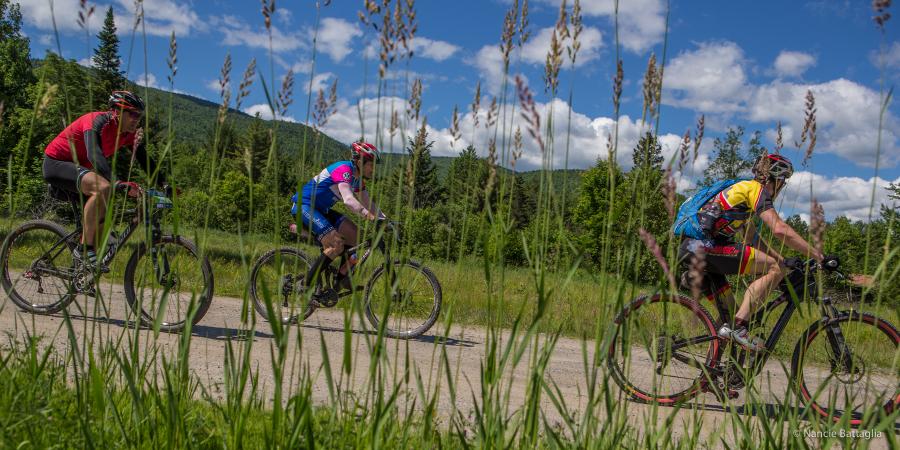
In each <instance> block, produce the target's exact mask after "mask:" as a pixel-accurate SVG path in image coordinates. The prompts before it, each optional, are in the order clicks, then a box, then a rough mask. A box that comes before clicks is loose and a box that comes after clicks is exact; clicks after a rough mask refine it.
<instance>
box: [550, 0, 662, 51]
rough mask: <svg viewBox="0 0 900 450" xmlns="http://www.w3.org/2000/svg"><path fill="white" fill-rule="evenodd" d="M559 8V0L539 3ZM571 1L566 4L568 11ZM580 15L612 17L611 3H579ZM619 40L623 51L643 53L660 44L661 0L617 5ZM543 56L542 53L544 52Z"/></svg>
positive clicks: (608, 0) (598, 0)
mask: <svg viewBox="0 0 900 450" xmlns="http://www.w3.org/2000/svg"><path fill="white" fill-rule="evenodd" d="M541 1H542V2H543V3H548V4H552V5H554V6H559V4H560V0H541ZM571 5H572V2H568V3H567V7H568V8H569V10H570V11H571V8H572V6H571ZM581 9H582V14H583V15H584V16H586V17H606V18H607V19H609V20H610V21H612V20H613V18H614V16H615V1H614V0H582V2H581ZM618 16H619V17H618V20H619V41H620V42H621V43H622V46H623V47H625V49H627V50H630V51H632V52H635V53H643V52H645V51H646V50H647V49H649V48H650V47H652V46H654V45H655V44H658V43H660V42H662V38H663V34H664V33H665V31H666V8H665V2H663V1H662V0H628V1H621V2H619V14H618ZM545 54H546V53H545Z"/></svg>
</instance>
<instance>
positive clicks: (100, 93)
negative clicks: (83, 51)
mask: <svg viewBox="0 0 900 450" xmlns="http://www.w3.org/2000/svg"><path fill="white" fill-rule="evenodd" d="M97 39H98V40H99V41H100V44H99V45H98V46H97V48H95V49H94V56H93V58H92V61H93V63H94V68H95V70H96V73H97V78H98V83H97V94H96V98H97V101H98V104H100V105H104V104H105V103H106V98H107V97H108V96H109V93H110V92H111V91H114V90H116V89H124V88H125V76H124V72H122V70H121V66H122V59H121V58H120V57H119V36H118V35H116V22H115V18H114V17H113V10H112V6H110V7H109V9H107V10H106V20H104V21H103V29H102V30H100V33H98V34H97Z"/></svg>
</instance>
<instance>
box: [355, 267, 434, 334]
mask: <svg viewBox="0 0 900 450" xmlns="http://www.w3.org/2000/svg"><path fill="white" fill-rule="evenodd" d="M441 295H442V293H441V284H440V283H439V282H438V280H437V277H435V276H434V274H433V273H432V272H431V270H429V269H428V268H427V267H424V266H422V265H421V264H419V263H418V262H415V261H394V262H393V263H392V264H385V265H383V266H381V267H379V268H378V269H375V272H374V273H372V278H370V279H369V282H368V284H366V291H365V304H366V317H367V318H368V319H369V322H370V323H371V324H372V326H373V327H375V329H378V328H379V327H380V326H382V324H383V325H384V334H385V336H389V337H392V338H398V339H411V338H416V337H419V336H421V335H422V334H423V333H425V332H426V331H428V330H429V329H430V328H431V326H432V325H434V323H435V322H436V321H437V319H438V316H439V315H440V312H441Z"/></svg>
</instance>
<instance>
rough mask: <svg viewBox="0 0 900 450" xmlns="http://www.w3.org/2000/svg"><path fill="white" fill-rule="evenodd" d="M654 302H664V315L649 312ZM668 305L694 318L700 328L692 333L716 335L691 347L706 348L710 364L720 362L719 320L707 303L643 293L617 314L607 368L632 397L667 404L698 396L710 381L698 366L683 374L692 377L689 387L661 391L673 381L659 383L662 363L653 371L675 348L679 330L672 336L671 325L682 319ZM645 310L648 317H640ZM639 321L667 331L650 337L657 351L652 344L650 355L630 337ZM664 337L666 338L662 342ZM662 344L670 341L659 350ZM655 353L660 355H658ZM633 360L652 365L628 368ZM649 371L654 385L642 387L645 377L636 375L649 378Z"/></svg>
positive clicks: (706, 358) (680, 296) (695, 324)
mask: <svg viewBox="0 0 900 450" xmlns="http://www.w3.org/2000/svg"><path fill="white" fill-rule="evenodd" d="M654 304H664V305H663V314H660V315H661V316H662V317H653V316H652V311H647V308H648V307H649V306H650V305H654ZM665 305H671V306H670V308H671V307H675V308H680V309H678V310H672V311H679V310H680V311H682V312H681V313H680V314H683V315H684V316H685V317H686V318H690V320H691V322H692V325H693V326H694V327H696V330H695V331H692V333H691V334H697V337H703V338H705V337H711V338H712V339H710V340H708V341H706V342H703V343H699V344H697V345H696V346H695V347H691V348H692V349H696V350H694V351H696V352H700V351H701V350H702V351H703V352H704V353H705V357H704V360H703V364H705V366H706V367H709V368H714V367H716V365H717V364H718V362H719V356H720V355H719V351H720V348H719V340H718V338H717V337H716V334H717V330H716V325H715V321H714V320H713V318H712V316H711V315H710V314H709V312H708V311H707V310H706V308H704V307H703V305H700V304H699V303H697V302H695V301H694V300H692V299H690V298H687V297H684V296H682V295H676V296H675V297H672V296H669V295H662V294H655V295H652V296H646V295H642V296H640V297H638V298H636V299H635V300H633V301H632V302H631V303H630V304H628V305H626V306H625V307H624V308H622V310H621V311H620V312H619V313H618V315H617V316H616V318H615V320H614V323H615V324H616V331H615V334H614V335H613V337H612V340H611V341H610V344H609V348H608V350H607V367H608V369H609V371H610V373H611V374H612V376H613V380H614V381H615V382H616V384H617V385H618V386H619V387H620V388H621V389H622V390H623V391H624V392H626V393H627V394H628V395H629V396H630V397H631V398H632V399H634V400H636V401H639V402H644V403H657V404H664V405H671V404H675V403H679V402H683V401H685V400H688V399H690V398H693V397H695V396H696V395H698V394H699V393H700V392H702V390H703V387H704V382H705V381H707V378H708V377H704V376H703V375H704V371H701V370H700V369H696V370H697V371H698V374H696V375H691V376H686V377H683V378H685V379H688V380H691V382H690V384H688V385H687V386H686V387H684V388H680V387H679V388H675V390H674V392H668V391H665V392H663V391H662V390H661V387H662V386H661V385H663V384H666V383H668V382H669V381H667V380H663V381H662V382H659V380H660V379H662V378H663V376H664V375H663V374H660V373H659V370H660V369H659V366H656V370H653V367H654V365H655V364H660V363H659V360H658V358H659V357H660V353H663V354H664V355H665V354H668V352H670V351H671V343H672V341H673V340H675V338H676V337H677V333H672V334H673V335H672V336H668V334H669V329H668V328H669V327H671V325H672V324H675V322H677V321H679V320H678V319H677V317H679V316H677V314H678V313H674V314H673V313H672V311H667V310H666V306H665ZM642 311H647V312H644V313H643V316H644V317H639V316H637V314H641V312H642ZM639 320H640V321H643V322H645V323H646V325H647V326H646V327H644V328H651V327H652V328H653V329H654V330H655V329H658V328H663V333H662V335H661V336H656V337H654V338H653V339H649V340H650V342H652V343H653V345H654V348H656V350H653V349H651V348H649V347H648V348H647V351H646V353H647V354H646V356H645V355H642V354H640V353H636V352H635V347H636V345H635V344H634V342H633V341H632V339H631V337H630V334H631V333H632V331H631V329H630V328H635V329H639V328H640V323H639V322H638V321H639ZM670 338H671V340H670ZM660 339H663V340H662V341H660ZM622 340H626V341H627V343H628V345H627V347H626V345H625V343H624V342H621V341H622ZM647 340H648V339H647V338H645V339H644V341H647ZM661 343H665V344H666V347H665V348H664V350H663V352H660V350H659V347H660V344H661ZM638 344H641V345H644V346H648V345H650V344H649V343H647V342H640V343H638ZM624 348H628V353H623V352H622V349H624ZM638 350H641V349H638ZM632 353H635V354H634V355H632ZM654 353H655V357H656V358H654ZM688 353H689V352H688ZM620 356H621V357H622V358H623V359H622V360H621V361H620V359H619V357H620ZM642 358H643V359H646V361H642V360H641V359H642ZM654 359H656V361H654ZM673 359H675V358H673V357H669V358H668V360H673ZM668 360H667V361H666V365H665V366H663V367H664V368H666V367H669V365H670V364H671V363H670V362H669V361H668ZM631 361H635V362H637V363H638V364H639V365H643V366H649V367H636V368H635V369H633V370H632V369H628V368H626V367H624V366H625V365H627V364H630V362H631ZM620 363H621V365H620ZM626 372H628V373H626ZM632 372H633V373H632ZM648 373H650V374H652V375H651V376H650V378H651V385H650V387H649V388H648V387H642V386H641V383H640V381H643V380H635V379H634V378H635V377H636V376H643V377H644V378H647V374H648ZM670 377H671V378H673V379H675V378H682V377H678V376H674V375H672V376H670Z"/></svg>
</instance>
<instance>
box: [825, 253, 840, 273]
mask: <svg viewBox="0 0 900 450" xmlns="http://www.w3.org/2000/svg"><path fill="white" fill-rule="evenodd" d="M822 267H824V268H826V269H828V270H837V268H838V267H841V259H840V258H839V257H838V256H836V255H825V257H824V258H822Z"/></svg>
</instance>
